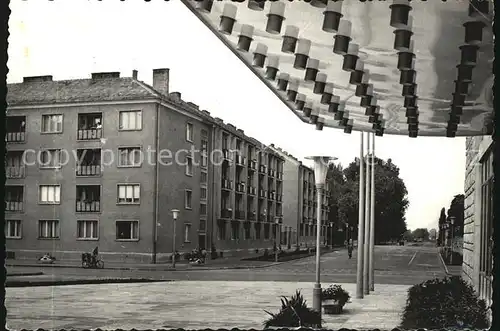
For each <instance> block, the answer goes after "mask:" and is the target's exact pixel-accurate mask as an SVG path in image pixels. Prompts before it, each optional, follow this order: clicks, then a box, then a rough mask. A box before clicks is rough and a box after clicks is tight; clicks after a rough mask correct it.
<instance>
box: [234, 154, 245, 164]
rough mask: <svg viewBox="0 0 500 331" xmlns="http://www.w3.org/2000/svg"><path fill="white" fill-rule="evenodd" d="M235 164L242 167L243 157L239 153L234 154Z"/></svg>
mask: <svg viewBox="0 0 500 331" xmlns="http://www.w3.org/2000/svg"><path fill="white" fill-rule="evenodd" d="M236 165H238V166H241V167H244V166H245V157H244V156H243V155H241V154H236Z"/></svg>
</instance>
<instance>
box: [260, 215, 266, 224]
mask: <svg viewBox="0 0 500 331" xmlns="http://www.w3.org/2000/svg"><path fill="white" fill-rule="evenodd" d="M265 221H266V214H259V222H265Z"/></svg>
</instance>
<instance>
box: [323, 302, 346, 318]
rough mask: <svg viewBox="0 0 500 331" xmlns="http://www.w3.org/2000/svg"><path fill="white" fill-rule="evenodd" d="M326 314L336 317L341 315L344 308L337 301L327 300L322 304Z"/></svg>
mask: <svg viewBox="0 0 500 331" xmlns="http://www.w3.org/2000/svg"><path fill="white" fill-rule="evenodd" d="M321 305H322V306H323V311H324V312H325V314H329V315H336V314H341V313H342V309H343V308H344V306H342V305H340V304H339V303H338V302H337V301H336V300H325V301H323V302H322V304H321Z"/></svg>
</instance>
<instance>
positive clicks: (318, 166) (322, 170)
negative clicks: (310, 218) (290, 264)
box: [307, 156, 337, 326]
mask: <svg viewBox="0 0 500 331" xmlns="http://www.w3.org/2000/svg"><path fill="white" fill-rule="evenodd" d="M307 159H309V160H313V161H314V181H315V184H316V192H317V193H316V198H317V201H318V204H317V206H316V207H317V212H316V218H317V227H316V283H315V284H314V288H313V309H314V310H316V311H317V312H318V313H319V314H320V316H321V275H320V263H321V262H320V257H321V201H322V193H323V189H324V187H325V182H326V174H327V172H328V165H329V163H330V161H333V160H336V159H337V158H335V157H330V156H311V157H308V158H307ZM320 326H321V325H320Z"/></svg>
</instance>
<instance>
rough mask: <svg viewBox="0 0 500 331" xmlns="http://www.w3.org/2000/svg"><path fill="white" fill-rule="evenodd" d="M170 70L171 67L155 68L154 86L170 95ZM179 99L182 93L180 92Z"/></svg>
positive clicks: (162, 92) (164, 93)
mask: <svg viewBox="0 0 500 331" xmlns="http://www.w3.org/2000/svg"><path fill="white" fill-rule="evenodd" d="M169 71H170V69H153V88H154V89H155V90H157V91H158V92H160V93H161V94H163V95H169V93H168V81H169ZM179 99H180V93H179Z"/></svg>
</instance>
